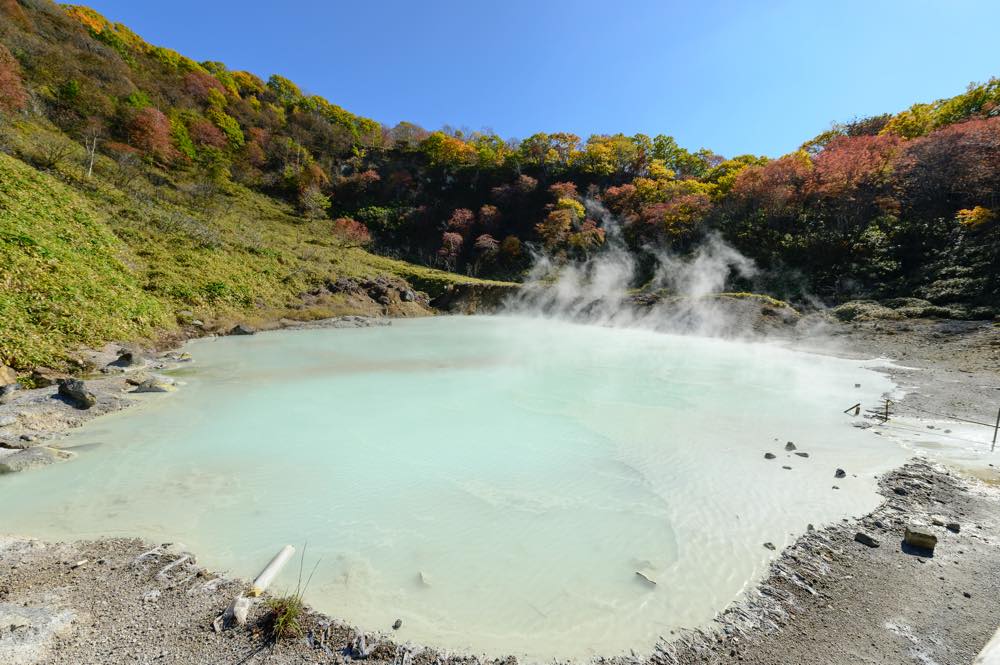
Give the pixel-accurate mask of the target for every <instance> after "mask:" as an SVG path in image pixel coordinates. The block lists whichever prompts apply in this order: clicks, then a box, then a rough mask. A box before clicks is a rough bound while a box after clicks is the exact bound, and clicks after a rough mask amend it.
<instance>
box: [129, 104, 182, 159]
mask: <svg viewBox="0 0 1000 665" xmlns="http://www.w3.org/2000/svg"><path fill="white" fill-rule="evenodd" d="M128 139H129V142H130V143H131V144H132V145H133V146H135V147H136V148H137V149H138V150H139V151H140V152H142V154H143V155H145V156H146V157H151V158H153V159H159V160H162V161H170V159H171V158H172V157H173V154H174V149H173V145H172V144H171V142H170V120H168V119H167V116H165V115H163V113H161V112H160V111H159V110H158V109H155V108H153V107H152V106H147V107H146V108H144V109H140V110H139V111H137V112H136V114H135V115H134V116H133V117H132V121H131V122H130V123H129V127H128Z"/></svg>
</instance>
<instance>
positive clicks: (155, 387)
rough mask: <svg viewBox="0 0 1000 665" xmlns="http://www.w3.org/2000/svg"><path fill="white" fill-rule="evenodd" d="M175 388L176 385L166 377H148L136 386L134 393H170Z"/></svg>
mask: <svg viewBox="0 0 1000 665" xmlns="http://www.w3.org/2000/svg"><path fill="white" fill-rule="evenodd" d="M175 390H177V388H176V386H174V384H173V383H172V382H171V381H169V380H168V379H163V378H156V377H153V378H150V379H146V380H145V381H143V382H141V383H140V384H139V385H137V386H136V388H135V390H133V391H132V392H134V393H170V392H173V391H175Z"/></svg>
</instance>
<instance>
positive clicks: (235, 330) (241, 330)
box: [229, 323, 257, 335]
mask: <svg viewBox="0 0 1000 665" xmlns="http://www.w3.org/2000/svg"><path fill="white" fill-rule="evenodd" d="M229 334H230V335H255V334H257V330H256V329H255V328H253V327H252V326H248V325H247V324H245V323H240V324H237V325H235V326H233V327H232V328H230V329H229Z"/></svg>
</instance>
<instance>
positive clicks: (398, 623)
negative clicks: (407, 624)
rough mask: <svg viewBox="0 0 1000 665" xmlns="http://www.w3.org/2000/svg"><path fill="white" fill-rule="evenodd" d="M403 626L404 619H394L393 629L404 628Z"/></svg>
mask: <svg viewBox="0 0 1000 665" xmlns="http://www.w3.org/2000/svg"><path fill="white" fill-rule="evenodd" d="M402 627H403V620H402V619H396V620H395V621H394V622H393V623H392V629H393V630H399V629H400V628H402Z"/></svg>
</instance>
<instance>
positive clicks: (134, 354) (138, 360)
mask: <svg viewBox="0 0 1000 665" xmlns="http://www.w3.org/2000/svg"><path fill="white" fill-rule="evenodd" d="M145 364H146V358H145V356H144V355H143V353H142V351H141V350H139V348H138V347H132V346H125V347H122V348H121V349H119V350H118V359H117V360H115V361H114V362H112V363H110V365H111V366H112V367H121V368H132V367H142V366H144V365H145Z"/></svg>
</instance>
